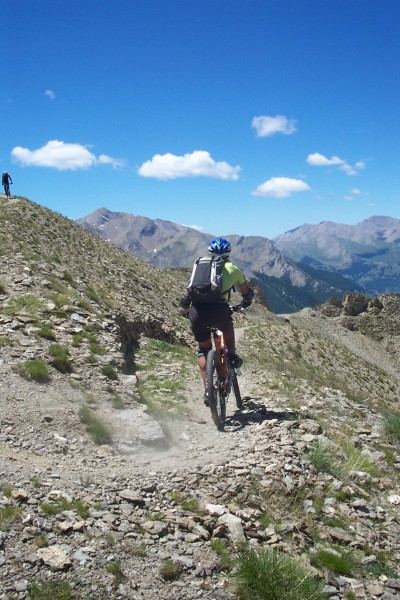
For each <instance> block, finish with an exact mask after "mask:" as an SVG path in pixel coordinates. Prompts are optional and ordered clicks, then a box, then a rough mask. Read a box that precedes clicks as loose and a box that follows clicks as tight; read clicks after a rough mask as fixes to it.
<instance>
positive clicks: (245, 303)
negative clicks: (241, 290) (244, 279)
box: [242, 288, 254, 308]
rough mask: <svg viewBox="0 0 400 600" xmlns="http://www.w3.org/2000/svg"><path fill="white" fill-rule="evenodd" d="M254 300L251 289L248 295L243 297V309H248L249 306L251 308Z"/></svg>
mask: <svg viewBox="0 0 400 600" xmlns="http://www.w3.org/2000/svg"><path fill="white" fill-rule="evenodd" d="M253 298H254V292H253V290H252V289H251V288H249V291H248V292H247V294H246V295H245V296H243V300H242V305H243V307H244V308H247V307H248V306H250V304H251V302H252V300H253Z"/></svg>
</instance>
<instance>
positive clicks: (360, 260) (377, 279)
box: [274, 216, 400, 293]
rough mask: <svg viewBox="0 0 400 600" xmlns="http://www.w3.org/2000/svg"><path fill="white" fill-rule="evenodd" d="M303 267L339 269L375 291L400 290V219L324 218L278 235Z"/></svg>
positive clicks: (288, 253) (286, 250) (278, 242)
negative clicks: (355, 221) (350, 221)
mask: <svg viewBox="0 0 400 600" xmlns="http://www.w3.org/2000/svg"><path fill="white" fill-rule="evenodd" d="M274 242H275V243H276V245H277V247H278V248H279V250H280V251H281V252H283V253H284V254H285V255H286V256H289V257H290V258H291V259H292V260H294V261H296V262H297V263H298V264H299V265H300V266H301V267H302V268H304V265H310V266H312V267H314V268H316V269H324V270H330V271H336V272H337V273H339V274H341V275H343V276H345V277H349V278H350V279H352V280H354V281H356V282H357V283H358V284H359V285H360V286H362V287H363V288H365V289H368V290H370V291H371V292H374V293H384V292H399V291H400V220H399V219H394V218H392V217H383V216H374V217H370V218H369V219H366V220H365V221H362V222H361V223H358V224H357V225H341V224H338V223H332V222H330V221H323V222H322V223H319V224H318V225H302V226H301V227H298V228H297V229H293V230H291V231H288V232H286V233H283V234H281V235H279V236H277V237H276V238H275V239H274Z"/></svg>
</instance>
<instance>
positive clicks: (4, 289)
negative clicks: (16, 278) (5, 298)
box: [0, 279, 7, 294]
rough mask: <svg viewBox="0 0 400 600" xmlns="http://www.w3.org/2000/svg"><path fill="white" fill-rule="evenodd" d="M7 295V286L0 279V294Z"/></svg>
mask: <svg viewBox="0 0 400 600" xmlns="http://www.w3.org/2000/svg"><path fill="white" fill-rule="evenodd" d="M6 293H7V286H6V284H5V283H4V281H2V280H1V279H0V294H6Z"/></svg>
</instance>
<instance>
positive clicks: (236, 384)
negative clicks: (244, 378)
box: [232, 369, 243, 410]
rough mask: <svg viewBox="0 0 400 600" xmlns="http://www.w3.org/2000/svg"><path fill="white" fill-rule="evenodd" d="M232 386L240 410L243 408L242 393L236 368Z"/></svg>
mask: <svg viewBox="0 0 400 600" xmlns="http://www.w3.org/2000/svg"><path fill="white" fill-rule="evenodd" d="M232 388H233V393H234V394H235V400H236V406H237V407H238V409H239V410H242V408H243V402H242V395H241V393H240V389H239V382H238V380H237V375H236V371H235V369H232Z"/></svg>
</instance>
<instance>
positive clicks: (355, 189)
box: [350, 188, 363, 196]
mask: <svg viewBox="0 0 400 600" xmlns="http://www.w3.org/2000/svg"><path fill="white" fill-rule="evenodd" d="M350 193H351V194H354V195H355V196H359V195H360V194H362V193H363V192H362V191H361V190H359V189H358V188H353V189H352V190H351V192H350Z"/></svg>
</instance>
